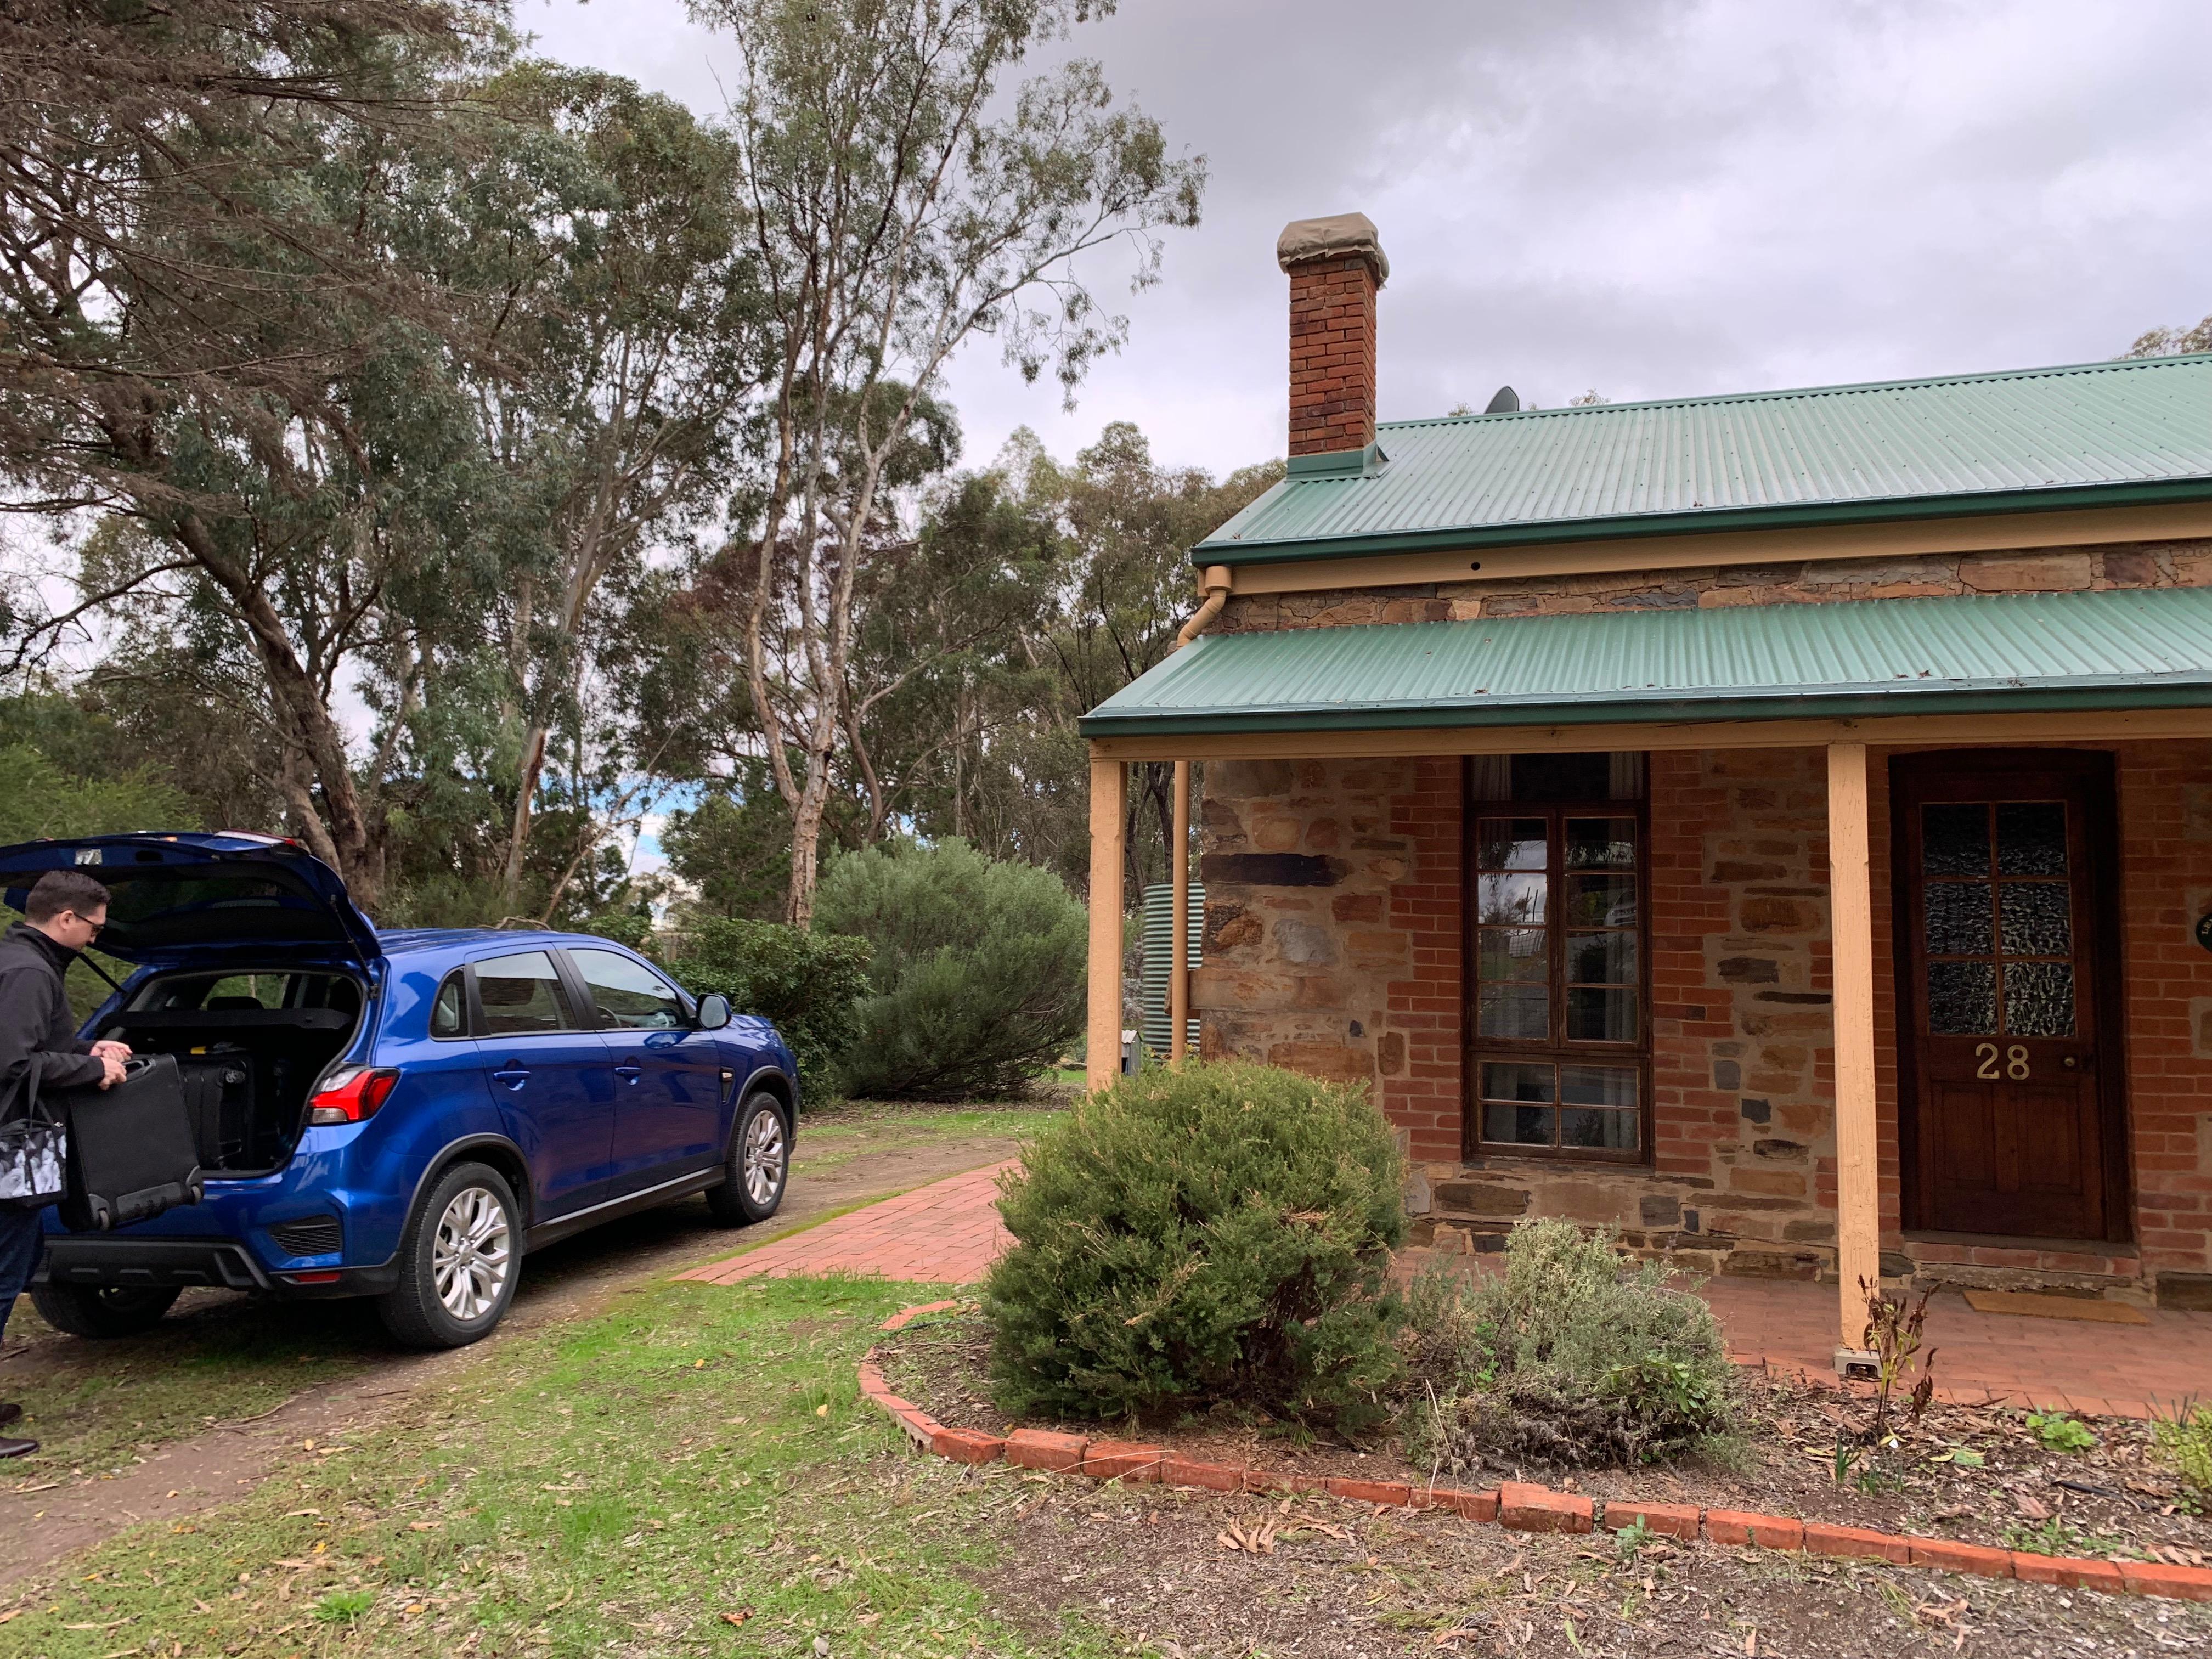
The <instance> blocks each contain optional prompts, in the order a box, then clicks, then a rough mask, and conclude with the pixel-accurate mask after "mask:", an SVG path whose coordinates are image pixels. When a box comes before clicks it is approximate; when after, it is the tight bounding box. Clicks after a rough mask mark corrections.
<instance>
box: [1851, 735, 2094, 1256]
mask: <svg viewBox="0 0 2212 1659" xmlns="http://www.w3.org/2000/svg"><path fill="white" fill-rule="evenodd" d="M1890 775H1891V790H1892V799H1893V803H1894V807H1893V811H1894V829H1895V833H1894V837H1893V850H1894V854H1895V859H1896V874H1897V893H1896V901H1897V902H1896V908H1895V910H1894V911H1893V915H1894V917H1895V921H1896V927H1897V932H1898V951H1897V960H1898V981H1899V1036H1900V1038H1901V1046H1902V1048H1903V1049H1904V1052H1903V1053H1902V1054H1900V1055H1899V1061H1900V1065H1899V1084H1900V1094H1901V1097H1902V1100H1901V1104H1902V1107H1903V1111H1902V1114H1901V1127H1902V1131H1903V1134H1902V1139H1903V1142H1904V1154H1905V1225H1908V1226H1911V1227H1917V1228H1923V1229H1928V1230H1930V1231H1946V1232H1965V1233H1996V1234H2014V1235H2020V1236H2023V1237H2042V1238H2070V1239H2102V1238H2106V1237H2120V1236H2122V1235H2121V1234H2120V1233H2119V1232H2118V1231H2114V1230H2115V1228H2116V1227H2117V1226H2118V1225H2119V1224H2120V1223H2121V1221H2122V1219H2123V1218H2124V1215H2125V1213H2126V1210H2125V1205H2124V1202H2122V1201H2121V1194H2120V1193H2119V1191H2118V1185H2117V1183H2118V1176H2119V1173H2120V1171H2121V1170H2122V1169H2123V1168H2124V1164H2123V1162H2122V1159H2121V1158H2120V1157H2119V1146H2120V1143H2119V1139H2118V1135H2119V1130H2120V1126H2121V1111H2122V1107H2121V1100H2120V1086H2121V1078H2122V1076H2123V1070H2122V1067H2121V1066H2120V1065H2119V1052H2118V1044H2119V1029H2118V986H2117V971H2116V970H2117V968H2118V928H2117V926H2116V921H2115V919H2116V911H2117V896H2116V894H2115V892H2114V888H2115V887H2116V885H2117V883H2116V881H2115V879H2114V877H2115V871H2114V866H2115V862H2116V847H2115V835H2114V826H2113V817H2114V811H2113V788H2112V757H2111V756H2109V755H2106V754H2096V753H2084V752H2080V751H2070V750H1985V751H1966V752H1961V751H1956V750H1953V751H1948V752H1936V753H1929V754H1917V755H1902V756H1899V757H1896V758H1895V759H1894V760H1893V761H1892V763H1891V774H1890Z"/></svg>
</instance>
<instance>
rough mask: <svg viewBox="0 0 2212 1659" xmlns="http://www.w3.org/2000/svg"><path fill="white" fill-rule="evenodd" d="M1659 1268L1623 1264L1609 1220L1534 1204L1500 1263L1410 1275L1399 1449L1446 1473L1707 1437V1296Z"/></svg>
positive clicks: (1714, 1431) (1725, 1368) (1720, 1354)
mask: <svg viewBox="0 0 2212 1659" xmlns="http://www.w3.org/2000/svg"><path fill="white" fill-rule="evenodd" d="M1671 1276H1672V1273H1671V1270H1670V1269H1669V1268H1668V1267H1666V1266H1665V1265H1663V1264H1662V1263H1658V1262H1645V1263H1644V1264H1642V1265H1640V1266H1638V1267H1626V1266H1625V1265H1624V1263H1623V1262H1622V1261H1621V1258H1620V1251H1619V1249H1618V1248H1617V1246H1616V1244H1615V1243H1614V1240H1613V1235H1612V1234H1611V1233H1610V1232H1609V1231H1604V1230H1598V1231H1589V1232H1585V1231H1583V1229H1581V1228H1580V1227H1577V1226H1576V1225H1574V1224H1573V1223H1572V1222H1570V1221H1564V1220H1549V1219H1547V1220H1542V1221H1531V1222H1523V1223H1522V1224H1521V1225H1518V1226H1516V1228H1515V1229H1514V1230H1513V1232H1512V1235H1511V1236H1510V1237H1509V1238H1508V1239H1507V1241H1506V1245H1505V1271H1504V1273H1501V1274H1496V1275H1472V1276H1469V1275H1460V1274H1453V1273H1447V1272H1444V1271H1442V1270H1432V1271H1431V1272H1430V1273H1424V1274H1423V1275H1421V1276H1420V1277H1419V1278H1418V1279H1415V1281H1414V1283H1413V1289H1412V1291H1410V1293H1409V1298H1408V1299H1409V1303H1410V1305H1411V1309H1412V1320H1411V1325H1412V1329H1411V1333H1410V1336H1409V1344H1408V1346H1409V1352H1408V1355H1407V1366H1408V1369H1409V1370H1411V1372H1412V1373H1413V1376H1415V1377H1416V1378H1418V1379H1419V1380H1420V1381H1421V1382H1423V1383H1425V1384H1426V1385H1427V1387H1428V1390H1429V1393H1428V1397H1427V1398H1425V1399H1424V1400H1420V1401H1416V1402H1415V1404H1414V1405H1413V1407H1412V1408H1411V1409H1410V1410H1409V1411H1408V1412H1407V1416H1406V1419H1405V1428H1406V1443H1407V1455H1409V1456H1411V1457H1412V1458H1413V1460H1414V1461H1415V1462H1418V1463H1419V1464H1421V1465H1424V1466H1425V1467H1430V1468H1439V1469H1445V1470H1449V1473H1451V1474H1462V1473H1464V1472H1465V1471H1466V1470H1468V1468H1474V1467H1477V1466H1479V1465H1480V1464H1482V1463H1483V1462H1486V1461H1487V1460H1488V1459H1490V1458H1491V1457H1493V1456H1503V1457H1510V1458H1527V1459H1537V1458H1541V1459H1543V1460H1545V1461H1547V1462H1556V1463H1565V1464H1613V1465H1616V1466H1618V1465H1632V1464H1636V1463H1642V1462H1651V1461H1654V1460H1656V1459H1658V1458H1662V1457H1670V1456H1674V1455H1680V1454H1681V1453H1684V1452H1688V1451H1692V1450H1701V1449H1709V1448H1711V1447H1712V1446H1713V1445H1715V1444H1717V1442H1718V1440H1719V1438H1720V1437H1723V1436H1724V1435H1725V1434H1726V1433H1727V1432H1728V1431H1729V1427H1730V1425H1731V1424H1732V1422H1733V1419H1734V1417H1735V1395H1734V1393H1733V1383H1734V1374H1733V1372H1732V1371H1731V1370H1730V1368H1729V1363H1728V1357H1727V1351H1726V1347H1725V1346H1724V1344H1723V1341H1722V1338H1721V1334H1720V1328H1719V1326H1718V1325H1717V1323H1716V1322H1715V1321H1714V1319H1713V1315H1712V1310H1711V1309H1710V1308H1708V1307H1707V1306H1706V1305H1705V1303H1704V1302H1703V1301H1702V1300H1700V1299H1699V1297H1697V1296H1695V1295H1694V1294H1692V1293H1690V1292H1689V1291H1686V1290H1678V1289H1676V1288H1674V1286H1672V1285H1669V1284H1668V1279H1670V1278H1671Z"/></svg>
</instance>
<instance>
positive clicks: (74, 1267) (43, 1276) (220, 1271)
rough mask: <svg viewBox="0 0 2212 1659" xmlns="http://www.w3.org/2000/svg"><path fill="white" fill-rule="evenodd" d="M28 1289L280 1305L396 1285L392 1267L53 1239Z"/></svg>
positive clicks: (213, 1245)
mask: <svg viewBox="0 0 2212 1659" xmlns="http://www.w3.org/2000/svg"><path fill="white" fill-rule="evenodd" d="M32 1282H33V1284H37V1285H96V1286H100V1287H101V1288H107V1287H111V1286H112V1287H115V1288H118V1289H135V1290H167V1289H172V1288H174V1289H179V1290H181V1289H185V1288H187V1287H189V1286H191V1285H208V1286H212V1287H215V1288H217V1289H228V1290H234V1291H264V1292H267V1293H269V1294H271V1295H276V1296H283V1297H345V1296H376V1295H380V1294H381V1293H382V1292H384V1291H388V1290H390V1289H392V1286H393V1285H396V1284H398V1282H399V1267H398V1263H397V1262H386V1263H384V1264H383V1265H382V1266H380V1267H320V1268H316V1267H304V1268H294V1269H289V1270H285V1269H279V1270H275V1271H272V1270H270V1269H269V1268H266V1267H263V1266H262V1265H261V1264H260V1262H258V1261H255V1260H254V1258H253V1254H252V1251H250V1250H248V1249H246V1247H245V1246H244V1245H243V1244H241V1243H239V1242H238V1241H237V1240H236V1239H233V1238H192V1237H169V1238H161V1237H154V1238H148V1237H118V1236H117V1235H113V1234H104V1235H97V1236H95V1235H91V1234H81V1233H59V1234H50V1235H48V1237H47V1239H46V1260H45V1261H43V1262H42V1263H41V1264H40V1267H39V1270H38V1272H37V1273H36V1274H35V1275H34V1276H33V1279H32Z"/></svg>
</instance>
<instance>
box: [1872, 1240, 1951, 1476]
mask: <svg viewBox="0 0 2212 1659" xmlns="http://www.w3.org/2000/svg"><path fill="white" fill-rule="evenodd" d="M1859 1294H1860V1295H1862V1296H1863V1297H1866V1304H1867V1323H1866V1335H1865V1337H1864V1339H1863V1341H1862V1344H1861V1346H1863V1347H1866V1348H1869V1349H1871V1350H1872V1351H1873V1352H1874V1356H1875V1367H1876V1368H1875V1389H1874V1424H1873V1426H1872V1427H1870V1428H1869V1430H1868V1431H1867V1438H1868V1439H1869V1441H1873V1442H1875V1443H1880V1442H1881V1441H1882V1440H1884V1439H1886V1438H1887V1437H1888V1435H1889V1433H1890V1422H1889V1413H1890V1400H1891V1395H1892V1394H1893V1392H1894V1391H1895V1389H1896V1388H1897V1385H1898V1383H1899V1382H1901V1381H1902V1380H1903V1379H1904V1376H1905V1371H1906V1370H1907V1369H1908V1368H1909V1367H1913V1366H1915V1365H1916V1364H1917V1369H1918V1370H1919V1372H1920V1380H1919V1381H1918V1382H1917V1383H1914V1384H1913V1387H1912V1394H1911V1399H1910V1401H1909V1402H1908V1403H1909V1406H1910V1408H1911V1413H1912V1420H1913V1421H1914V1422H1916V1423H1917V1422H1918V1421H1919V1420H1920V1414H1921V1413H1923V1412H1924V1411H1926V1410H1927V1409H1928V1402H1929V1401H1930V1400H1931V1399H1933V1398H1934V1397H1935V1394H1936V1375H1935V1371H1936V1350H1935V1349H1933V1348H1930V1349H1929V1350H1928V1352H1926V1353H1924V1354H1923V1353H1922V1352H1920V1340H1921V1339H1920V1332H1921V1328H1922V1327H1923V1325H1925V1324H1926V1323H1927V1322H1928V1297H1929V1292H1928V1291H1921V1292H1920V1300H1919V1301H1918V1302H1917V1303H1916V1302H1912V1301H1911V1298H1910V1297H1892V1296H1890V1295H1888V1294H1887V1292H1885V1291H1883V1290H1882V1288H1881V1286H1880V1285H1870V1284H1869V1283H1868V1282H1867V1281H1866V1280H1865V1279H1861V1280H1859Z"/></svg>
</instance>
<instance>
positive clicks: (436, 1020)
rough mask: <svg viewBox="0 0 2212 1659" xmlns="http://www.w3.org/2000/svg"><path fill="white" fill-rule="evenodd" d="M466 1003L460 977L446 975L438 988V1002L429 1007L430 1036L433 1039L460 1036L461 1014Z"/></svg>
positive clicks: (457, 975)
mask: <svg viewBox="0 0 2212 1659" xmlns="http://www.w3.org/2000/svg"><path fill="white" fill-rule="evenodd" d="M467 1006H468V1005H467V1003H466V1001H465V999H464V998H463V996H462V994H461V976H460V975H459V974H448V975H446V982H445V983H444V984H443V985H441V986H440V987H438V1000H436V1001H435V1002H434V1003H432V1004H431V1005H430V1035H431V1036H434V1037H457V1036H460V1034H461V1026H462V1024H463V1018H462V1017H463V1014H464V1012H465V1010H466V1008H467Z"/></svg>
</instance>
